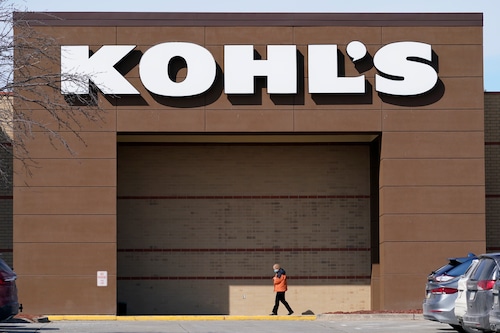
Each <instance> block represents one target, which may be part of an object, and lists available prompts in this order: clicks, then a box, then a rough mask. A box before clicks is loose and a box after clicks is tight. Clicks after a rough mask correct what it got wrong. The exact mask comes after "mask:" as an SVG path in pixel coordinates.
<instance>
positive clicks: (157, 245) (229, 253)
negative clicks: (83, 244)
mask: <svg viewBox="0 0 500 333" xmlns="http://www.w3.org/2000/svg"><path fill="white" fill-rule="evenodd" d="M370 246H371V244H370V181H369V147H368V146H367V145H349V146H345V145H344V146H339V145H162V144H157V145H119V147H118V301H119V302H124V303H126V304H127V311H128V313H129V314H131V313H134V314H144V313H147V314H188V313H189V314H200V313H204V314H216V313H218V314H221V313H223V314H224V313H230V314H268V313H269V312H270V311H271V307H272V303H273V301H274V294H273V290H272V283H271V276H272V265H273V264H274V263H275V262H280V263H281V264H282V265H283V266H284V268H285V269H286V270H287V272H288V275H289V277H290V291H289V293H288V294H287V295H289V296H288V297H289V301H290V304H291V305H292V306H293V307H294V310H295V311H296V312H297V313H299V312H304V311H307V310H312V311H313V312H316V313H319V312H325V311H334V310H356V309H358V310H359V309H368V308H369V307H370V297H369V294H370V287H369V285H370V273H371V259H370V255H371V253H370ZM321 286H322V287H325V286H329V287H330V288H318V287H321ZM353 295H355V296H353ZM282 311H284V310H282Z"/></svg>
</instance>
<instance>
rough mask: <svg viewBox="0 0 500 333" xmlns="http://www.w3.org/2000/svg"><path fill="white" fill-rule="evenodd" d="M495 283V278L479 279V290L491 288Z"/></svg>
mask: <svg viewBox="0 0 500 333" xmlns="http://www.w3.org/2000/svg"><path fill="white" fill-rule="evenodd" d="M494 285H495V280H481V281H477V289H478V290H491V289H493V286H494Z"/></svg>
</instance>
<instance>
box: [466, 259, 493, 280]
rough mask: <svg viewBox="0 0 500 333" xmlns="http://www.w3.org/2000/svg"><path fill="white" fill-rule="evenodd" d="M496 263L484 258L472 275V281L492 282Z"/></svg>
mask: <svg viewBox="0 0 500 333" xmlns="http://www.w3.org/2000/svg"><path fill="white" fill-rule="evenodd" d="M495 268H496V263H495V261H494V260H493V259H490V258H482V259H481V260H480V261H479V264H478V265H477V267H476V270H475V271H474V272H473V273H472V275H471V280H475V281H481V280H492V279H493V274H494V273H495Z"/></svg>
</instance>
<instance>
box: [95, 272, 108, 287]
mask: <svg viewBox="0 0 500 333" xmlns="http://www.w3.org/2000/svg"><path fill="white" fill-rule="evenodd" d="M97 286H98V287H107V286H108V271H97Z"/></svg>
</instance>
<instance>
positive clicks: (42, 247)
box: [13, 13, 486, 315]
mask: <svg viewBox="0 0 500 333" xmlns="http://www.w3.org/2000/svg"><path fill="white" fill-rule="evenodd" d="M30 15H32V16H31V17H32V20H33V24H32V25H33V27H34V29H36V30H37V31H40V32H42V33H44V34H48V35H50V36H54V37H56V38H57V40H58V41H59V42H60V54H61V75H62V77H63V80H62V84H61V94H63V95H71V94H78V95H84V94H88V93H89V92H90V90H89V86H86V85H85V86H81V85H75V84H73V83H72V82H71V81H70V80H65V79H64V78H65V77H70V76H72V75H83V76H86V77H88V78H89V85H90V83H92V84H93V85H94V86H95V87H96V88H97V90H98V91H99V93H98V94H99V106H100V107H101V108H102V109H103V110H106V113H105V115H104V118H105V119H104V120H103V121H102V122H99V123H90V124H88V125H85V126H83V127H82V128H81V129H79V131H78V134H79V135H80V136H81V137H82V138H83V142H82V141H79V140H77V139H76V138H74V136H72V134H71V133H68V141H69V143H70V145H71V147H72V149H73V150H74V151H75V152H76V153H75V154H70V153H69V152H68V151H66V150H65V149H55V148H54V146H53V145H52V144H51V142H50V141H49V140H46V139H45V138H44V135H43V133H39V135H38V136H37V135H35V137H34V140H33V141H32V142H30V143H29V144H28V148H29V150H30V152H31V157H32V158H33V159H34V160H35V161H37V163H38V166H39V167H38V168H37V169H35V170H33V172H32V174H31V175H26V174H22V173H17V174H15V176H14V197H13V198H14V210H13V220H14V222H13V223H14V236H13V246H14V266H15V269H16V271H17V273H18V274H19V290H20V297H21V299H22V301H23V305H24V307H25V311H27V312H29V313H52V314H231V315H241V314H248V315H257V314H268V313H269V311H270V310H271V306H272V304H273V302H274V294H273V291H272V284H271V276H272V270H271V268H272V265H273V264H274V263H275V262H279V263H281V264H282V266H283V267H284V268H285V269H286V270H287V272H288V275H289V277H290V281H289V291H288V293H287V299H288V301H289V303H290V304H291V305H292V307H293V308H294V310H295V312H296V313H297V314H299V313H304V312H307V311H308V310H309V311H312V312H313V313H322V312H328V311H355V310H378V309H383V310H394V309H416V308H420V306H421V300H422V297H423V290H422V289H423V285H424V283H423V281H424V279H425V276H426V275H427V273H429V271H430V270H432V269H433V268H435V267H436V266H437V265H440V264H441V263H442V261H443V258H446V257H449V256H454V255H456V254H457V253H464V254H465V253H467V252H475V253H483V252H485V248H486V238H485V237H486V236H485V171H484V168H485V165H484V92H483V68H482V48H483V45H482V15H481V14H474V13H471V14H304V13H301V14H278V13H276V14H271V13H267V14H264V13H262V14H253V13H247V14H243V13H239V14H236V13H53V14H52V15H47V14H46V13H32V14H30ZM56 148H57V147H56ZM47 295H51V296H50V298H48V297H47Z"/></svg>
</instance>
